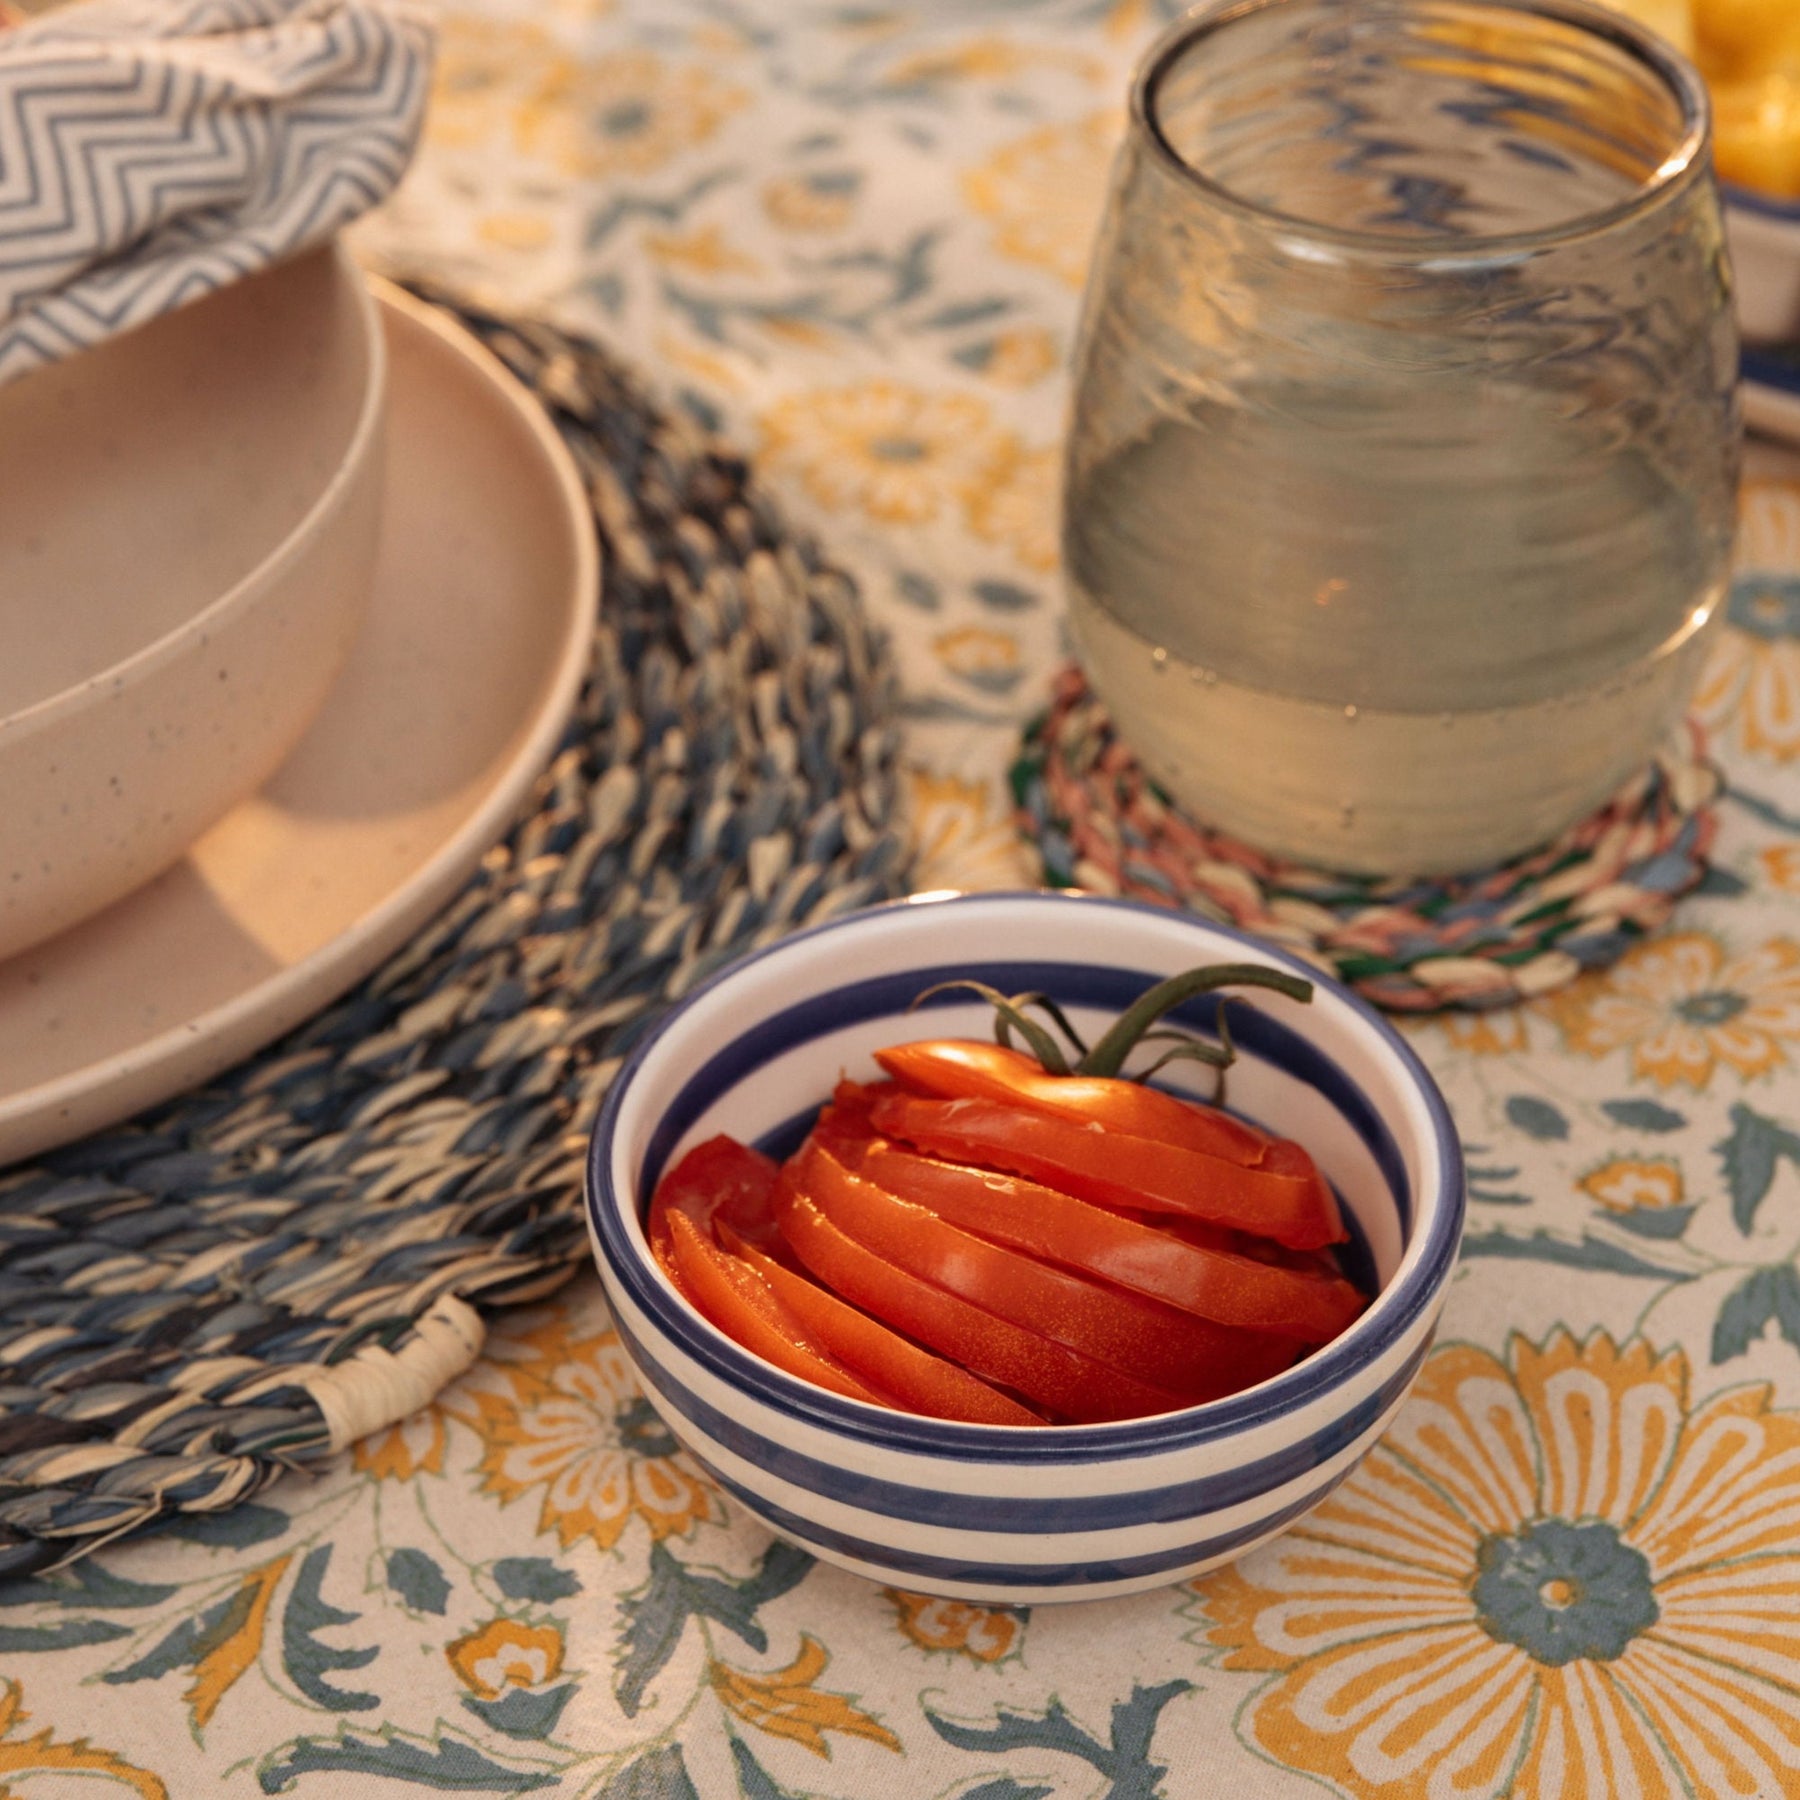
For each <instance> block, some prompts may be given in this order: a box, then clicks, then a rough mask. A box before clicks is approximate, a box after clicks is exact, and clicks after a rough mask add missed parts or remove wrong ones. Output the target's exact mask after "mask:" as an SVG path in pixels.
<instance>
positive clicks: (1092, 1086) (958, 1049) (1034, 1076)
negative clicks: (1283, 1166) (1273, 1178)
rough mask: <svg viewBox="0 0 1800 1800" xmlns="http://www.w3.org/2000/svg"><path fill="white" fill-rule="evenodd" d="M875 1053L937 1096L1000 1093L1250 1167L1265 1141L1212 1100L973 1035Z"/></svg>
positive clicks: (899, 1076)
mask: <svg viewBox="0 0 1800 1800" xmlns="http://www.w3.org/2000/svg"><path fill="white" fill-rule="evenodd" d="M875 1060H876V1061H877V1062H878V1063H880V1064H881V1066H882V1068H884V1069H885V1070H886V1071H887V1072H888V1074H890V1075H891V1076H893V1077H894V1079H895V1080H896V1081H898V1082H900V1083H901V1085H902V1086H904V1087H908V1088H911V1089H912V1090H913V1091H914V1092H915V1093H920V1094H929V1095H932V1096H935V1097H936V1098H938V1099H941V1100H1003V1101H1011V1102H1012V1103H1014V1104H1015V1105H1018V1106H1025V1107H1029V1108H1030V1109H1031V1110H1032V1111H1033V1112H1043V1113H1050V1114H1053V1115H1054V1116H1055V1117H1057V1118H1061V1119H1072V1120H1074V1121H1075V1122H1076V1123H1077V1124H1081V1125H1086V1124H1088V1123H1090V1122H1092V1123H1095V1124H1099V1125H1103V1126H1105V1127H1106V1129H1107V1130H1109V1131H1123V1132H1126V1133H1128V1134H1129V1135H1131V1136H1132V1137H1141V1138H1151V1139H1154V1140H1155V1141H1156V1142H1157V1143H1159V1144H1175V1145H1178V1146H1180V1148H1182V1149H1184V1150H1195V1151H1198V1152H1199V1153H1200V1154H1201V1155H1203V1156H1217V1157H1222V1158H1223V1159H1224V1160H1225V1161H1226V1162H1234V1163H1242V1164H1244V1165H1245V1166H1246V1167H1251V1168H1253V1167H1255V1166H1256V1165H1257V1164H1259V1163H1261V1162H1262V1161H1263V1159H1264V1156H1265V1155H1266V1154H1267V1151H1268V1148H1269V1144H1270V1142H1271V1141H1272V1140H1271V1139H1270V1138H1269V1137H1268V1136H1267V1134H1266V1133H1264V1132H1260V1131H1258V1130H1256V1129H1255V1127H1254V1126H1250V1125H1246V1124H1244V1123H1243V1121H1242V1120H1240V1119H1234V1118H1233V1117H1232V1116H1231V1115H1230V1114H1229V1113H1226V1112H1221V1111H1220V1110H1219V1109H1218V1108H1217V1107H1216V1106H1207V1105H1204V1104H1203V1103H1202V1102H1200V1101H1198V1100H1183V1099H1181V1098H1179V1097H1178V1096H1177V1095H1175V1094H1167V1093H1164V1092H1163V1091H1162V1090H1161V1089H1160V1088H1152V1087H1145V1086H1144V1085H1143V1084H1142V1083H1141V1082H1137V1081H1124V1080H1114V1079H1112V1078H1110V1077H1108V1076H1103V1075H1052V1074H1050V1073H1049V1071H1048V1070H1046V1069H1045V1067H1044V1065H1043V1064H1042V1063H1040V1062H1039V1061H1038V1060H1037V1058H1036V1057H1035V1056H1026V1055H1024V1054H1023V1053H1022V1052H1020V1051H1018V1050H1008V1049H1006V1048H1005V1047H1004V1046H1002V1045H1000V1044H983V1043H978V1042H976V1041H975V1040H973V1039H963V1038H931V1039H927V1040H925V1041H924V1042H921V1043H916V1044H898V1045H896V1046H895V1047H894V1048H893V1049H891V1050H877V1051H876V1052H875Z"/></svg>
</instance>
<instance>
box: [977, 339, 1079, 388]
mask: <svg viewBox="0 0 1800 1800" xmlns="http://www.w3.org/2000/svg"><path fill="white" fill-rule="evenodd" d="M1061 361H1062V356H1061V354H1060V353H1059V352H1058V350H1057V347H1056V339H1055V338H1054V337H1052V336H1051V334H1050V333H1049V332H1048V331H1046V330H1045V329H1044V328H1043V326H1041V325H1015V326H1014V327H1013V328H1012V329H1011V330H1010V331H1002V332H1000V333H999V334H998V335H997V336H996V337H995V338H993V339H992V341H991V342H989V343H988V344H987V345H986V346H985V347H984V350H983V353H982V356H981V360H980V362H979V364H978V365H977V366H978V367H979V368H980V370H981V373H982V374H983V375H985V376H986V377H987V378H988V380H989V381H997V382H999V384H1000V385H1001V386H1002V387H1009V388H1026V387H1031V386H1032V385H1033V384H1034V383H1036V382H1039V381H1042V380H1043V378H1044V377H1045V376H1046V375H1048V374H1049V373H1050V372H1051V371H1052V370H1053V369H1055V368H1056V367H1057V366H1058V365H1059V364H1060V363H1061Z"/></svg>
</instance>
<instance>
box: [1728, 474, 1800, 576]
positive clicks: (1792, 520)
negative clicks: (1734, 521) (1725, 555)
mask: <svg viewBox="0 0 1800 1800" xmlns="http://www.w3.org/2000/svg"><path fill="white" fill-rule="evenodd" d="M1737 566H1738V567H1739V568H1740V569H1786V570H1790V571H1791V570H1794V569H1800V481H1796V480H1794V478H1793V477H1792V476H1770V475H1763V476H1746V477H1745V478H1744V485H1743V489H1742V491H1741V492H1740V493H1739V495H1738V536H1737Z"/></svg>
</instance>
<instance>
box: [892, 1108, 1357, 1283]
mask: <svg viewBox="0 0 1800 1800" xmlns="http://www.w3.org/2000/svg"><path fill="white" fill-rule="evenodd" d="M870 1116H871V1118H872V1119H873V1121H874V1124H875V1128H876V1130H878V1131H879V1132H881V1133H882V1135H883V1136H885V1137H891V1138H901V1139H904V1140H905V1142H907V1143H909V1144H913V1145H916V1146H917V1147H918V1148H919V1149H921V1150H929V1151H931V1152H932V1153H933V1154H935V1155H938V1156H947V1157H950V1158H952V1159H953V1160H955V1161H958V1162H967V1163H979V1164H981V1165H983V1166H985V1167H988V1168H994V1169H1000V1170H1003V1171H1004V1172H1005V1173H1007V1174H1009V1175H1025V1176H1028V1177H1029V1178H1030V1179H1032V1180H1033V1181H1042V1182H1046V1183H1048V1184H1049V1185H1050V1186H1052V1187H1057V1188H1060V1189H1062V1191H1063V1192H1064V1193H1067V1194H1073V1195H1074V1196H1075V1198H1077V1199H1078V1200H1091V1201H1094V1202H1095V1203H1096V1204H1098V1205H1101V1206H1115V1207H1124V1208H1126V1209H1127V1210H1130V1211H1137V1212H1169V1213H1179V1214H1182V1215H1184V1216H1186V1217H1189V1218H1196V1219H1202V1220H1205V1221H1206V1222H1207V1223H1208V1224H1212V1225H1228V1226H1230V1227H1232V1228H1233V1229H1234V1230H1238V1231H1253V1232H1255V1233H1257V1234H1258V1235H1259V1236H1261V1237H1270V1238H1273V1239H1274V1240H1275V1241H1276V1242H1277V1243H1278V1244H1285V1245H1286V1246H1287V1247H1288V1248H1289V1249H1291V1250H1316V1249H1319V1248H1321V1247H1322V1246H1324V1245H1326V1244H1334V1243H1341V1242H1343V1241H1344V1239H1345V1238H1346V1237H1347V1236H1348V1233H1347V1232H1346V1231H1345V1230H1344V1226H1343V1222H1342V1220H1341V1219H1340V1218H1339V1217H1338V1210H1337V1201H1336V1199H1335V1198H1334V1197H1333V1195H1332V1192H1331V1189H1330V1188H1329V1187H1327V1186H1326V1184H1325V1181H1324V1179H1323V1178H1322V1177H1321V1176H1320V1175H1319V1174H1318V1172H1317V1171H1316V1170H1315V1171H1313V1173H1312V1175H1311V1176H1310V1178H1309V1177H1307V1176H1305V1175H1298V1174H1287V1173H1284V1172H1281V1171H1279V1170H1273V1169H1251V1168H1245V1167H1243V1166H1242V1165H1241V1164H1238V1163H1228V1162H1225V1161H1222V1160H1221V1159H1220V1158H1218V1157H1216V1156H1202V1155H1200V1154H1198V1153H1197V1152H1195V1151H1193V1150H1185V1149H1181V1148H1178V1147H1176V1146H1173V1145H1169V1144H1158V1143H1153V1142H1152V1141H1151V1140H1150V1139H1148V1138H1141V1137H1136V1136H1133V1135H1131V1134H1130V1133H1127V1132H1123V1131H1109V1130H1108V1129H1107V1128H1106V1127H1105V1126H1102V1125H1079V1124H1076V1123H1075V1122H1074V1121H1073V1120H1069V1119H1062V1118H1057V1117H1053V1116H1052V1115H1050V1114H1047V1113H1034V1112H1031V1111H1030V1110H1028V1109H1027V1108H1025V1107H1022V1106H1013V1105H1009V1104H1007V1103H1005V1102H1003V1101H998V1100H922V1099H919V1098H917V1097H916V1096H914V1095H911V1094H882V1095H880V1096H879V1097H878V1098H877V1099H876V1100H875V1101H874V1103H873V1105H872V1106H871V1108H870Z"/></svg>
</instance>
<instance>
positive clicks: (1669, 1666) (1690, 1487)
mask: <svg viewBox="0 0 1800 1800" xmlns="http://www.w3.org/2000/svg"><path fill="white" fill-rule="evenodd" d="M1692 1386H1693V1382H1692V1377H1691V1373H1690V1366H1689V1359H1688V1357H1687V1355H1686V1354H1685V1353H1684V1352H1683V1351H1681V1350H1679V1349H1671V1350H1664V1351H1658V1350H1656V1349H1654V1348H1652V1347H1651V1346H1650V1345H1649V1344H1648V1343H1646V1342H1645V1341H1644V1340H1642V1339H1634V1340H1632V1341H1630V1342H1627V1343H1624V1344H1619V1343H1615V1341H1614V1340H1613V1339H1612V1338H1610V1337H1608V1336H1606V1335H1605V1334H1604V1333H1599V1332H1596V1333H1594V1334H1592V1335H1590V1336H1589V1337H1587V1338H1586V1339H1585V1340H1579V1339H1577V1338H1576V1337H1575V1336H1573V1335H1572V1334H1571V1333H1569V1332H1567V1331H1557V1332H1554V1333H1552V1334H1551V1335H1550V1336H1549V1337H1548V1338H1546V1339H1545V1340H1544V1341H1543V1342H1541V1343H1532V1342H1529V1341H1527V1340H1526V1339H1524V1338H1522V1337H1519V1336H1514V1337H1513V1338H1512V1340H1511V1341H1510V1342H1509V1344H1508V1346H1507V1349H1506V1352H1505V1354H1504V1356H1497V1355H1495V1354H1494V1353H1492V1352H1490V1351H1487V1350H1484V1349H1480V1348H1478V1347H1476V1346H1473V1345H1463V1344H1452V1345H1448V1346H1445V1347H1444V1348H1442V1349H1440V1350H1438V1351H1437V1352H1435V1353H1434V1355H1433V1357H1432V1359H1431V1361H1430V1362H1429V1363H1428V1364H1427V1366H1426V1369H1425V1372H1424V1374H1423V1375H1422V1377H1421V1379H1420V1381H1419V1384H1418V1386H1417V1388H1416V1389H1415V1390H1414V1394H1413V1397H1412V1399H1411V1400H1409V1401H1408V1403H1407V1407H1406V1409H1405V1411H1404V1412H1403V1414H1402V1416H1401V1419H1400V1421H1399V1423H1398V1425H1397V1426H1396V1427H1395V1429H1394V1430H1393V1431H1392V1432H1391V1433H1390V1434H1389V1436H1388V1437H1387V1438H1386V1440H1384V1442H1383V1443H1382V1445H1380V1446H1379V1447H1378V1448H1377V1449H1376V1451H1375V1452H1374V1453H1373V1454H1372V1455H1371V1456H1370V1458H1369V1459H1368V1461H1367V1462H1366V1463H1364V1464H1363V1465H1362V1467H1361V1468H1360V1469H1359V1470H1358V1471H1357V1472H1356V1473H1355V1474H1354V1475H1353V1476H1352V1477H1351V1478H1350V1480H1349V1481H1348V1482H1347V1483H1346V1484H1345V1485H1344V1486H1343V1487H1342V1488H1341V1489H1340V1490H1339V1492H1338V1493H1337V1494H1336V1495H1335V1496H1334V1497H1333V1498H1332V1499H1330V1500H1328V1501H1327V1502H1326V1503H1325V1505H1324V1506H1322V1507H1321V1508H1320V1509H1319V1510H1318V1511H1317V1512H1315V1513H1314V1514H1312V1515H1311V1516H1310V1517H1309V1518H1308V1519H1307V1520H1306V1521H1305V1522H1304V1523H1303V1524H1302V1525H1301V1526H1300V1527H1299V1528H1298V1529H1297V1530H1295V1531H1293V1532H1291V1533H1289V1534H1288V1535H1286V1536H1285V1537H1282V1538H1280V1539H1278V1540H1276V1542H1275V1543H1273V1544H1271V1545H1268V1546H1266V1547H1265V1548H1263V1549H1261V1550H1257V1551H1255V1552H1253V1553H1252V1554H1251V1555H1250V1556H1248V1557H1246V1558H1245V1559H1244V1560H1243V1561H1242V1562H1241V1563H1240V1564H1238V1565H1237V1567H1236V1568H1234V1569H1229V1570H1225V1571H1222V1572H1220V1573H1218V1574H1216V1575H1212V1576H1205V1577H1202V1578H1201V1579H1200V1580H1199V1581H1197V1582H1196V1583H1195V1584H1194V1585H1195V1591H1196V1593H1197V1594H1198V1596H1199V1599H1200V1604H1201V1608H1202V1612H1203V1616H1204V1620H1205V1638H1206V1641H1207V1642H1208V1643H1209V1644H1211V1645H1212V1646H1213V1647H1214V1649H1215V1650H1216V1651H1217V1652H1219V1653H1220V1661H1221V1664H1222V1666H1223V1667H1225V1668H1227V1669H1250V1670H1257V1671H1261V1672H1264V1673H1266V1674H1267V1675H1268V1676H1269V1677H1270V1679H1269V1680H1267V1681H1266V1682H1265V1683H1264V1684H1263V1685H1262V1687H1261V1688H1260V1689H1259V1690H1258V1691H1257V1693H1256V1694H1255V1695H1254V1696H1252V1698H1251V1699H1250V1700H1249V1701H1248V1702H1247V1703H1246V1704H1245V1706H1244V1708H1243V1710H1242V1711H1241V1713H1240V1715H1239V1728H1240V1730H1241V1731H1242V1732H1243V1734H1244V1736H1245V1737H1246V1739H1247V1740H1248V1742H1250V1743H1251V1744H1252V1745H1253V1746H1255V1747H1256V1748H1257V1749H1258V1750H1260V1751H1261V1752H1262V1753H1263V1754H1265V1755H1267V1756H1269V1757H1271V1758H1272V1759H1274V1760H1276V1761H1278V1762H1281V1763H1283V1764H1285V1765H1287V1766H1291V1767H1297V1768H1302V1769H1306V1770H1309V1771H1311V1772H1313V1773H1315V1774H1317V1775H1319V1776H1321V1777H1323V1778H1325V1779H1326V1780H1327V1781H1329V1782H1330V1783H1331V1784H1333V1785H1335V1786H1336V1787H1338V1788H1339V1789H1340V1790H1341V1791H1343V1792H1345V1793H1348V1794H1353V1795H1355V1796H1357V1800H1415V1797H1416V1800H1428V1796H1432V1795H1435V1794H1437V1793H1439V1792H1441V1791H1449V1790H1450V1787H1451V1786H1452V1785H1453V1786H1454V1791H1455V1792H1457V1793H1458V1794H1460V1795H1466V1796H1468V1797H1469V1800H1483V1797H1488V1796H1492V1797H1493V1800H1499V1797H1500V1796H1502V1795H1506V1794H1519V1795H1530V1796H1531V1797H1532V1800H1588V1797H1589V1796H1592V1795H1597V1794H1621V1793H1625V1792H1631V1793H1634V1794H1642V1795H1646V1796H1651V1795H1667V1796H1669V1800H1674V1796H1676V1795H1679V1794H1691V1793H1701V1794H1724V1793H1729V1792H1741V1793H1767V1794H1771V1795H1773V1794H1778V1793H1792V1792H1794V1791H1795V1788H1796V1784H1797V1783H1800V1686H1796V1685H1795V1680H1794V1676H1795V1671H1796V1668H1800V1662H1797V1661H1796V1658H1800V1413H1796V1412H1793V1411H1787V1410H1783V1409H1780V1408H1777V1407H1775V1406H1774V1405H1773V1401H1772V1394H1771V1391H1770V1389H1769V1388H1768V1387H1767V1386H1766V1385H1762V1384H1757V1385H1752V1386H1745V1387H1737V1388H1726V1389H1724V1390H1722V1391H1720V1392H1717V1393H1714V1394H1712V1395H1711V1396H1710V1397H1708V1398H1707V1399H1705V1400H1703V1401H1700V1402H1698V1403H1696V1402H1695V1401H1694V1399H1693V1397H1692V1392H1691V1390H1692Z"/></svg>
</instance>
